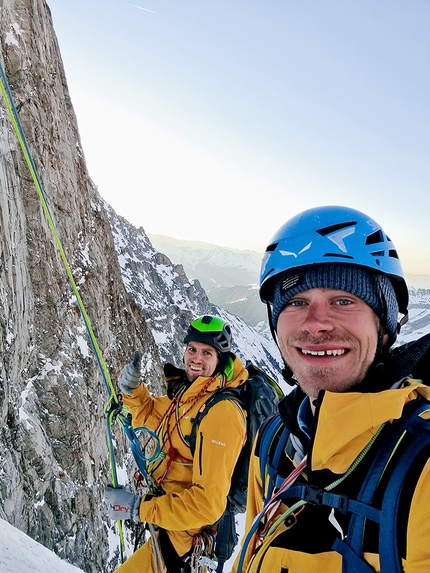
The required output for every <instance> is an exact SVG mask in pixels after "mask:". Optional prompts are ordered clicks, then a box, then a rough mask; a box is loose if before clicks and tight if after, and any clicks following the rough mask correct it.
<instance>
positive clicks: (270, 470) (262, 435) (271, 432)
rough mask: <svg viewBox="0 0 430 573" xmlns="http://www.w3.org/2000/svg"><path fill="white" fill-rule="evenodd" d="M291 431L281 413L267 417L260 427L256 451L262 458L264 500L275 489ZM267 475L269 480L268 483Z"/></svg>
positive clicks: (261, 472) (260, 458) (261, 470)
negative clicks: (285, 424)
mask: <svg viewBox="0 0 430 573" xmlns="http://www.w3.org/2000/svg"><path fill="white" fill-rule="evenodd" d="M288 436H289V431H288V430H287V428H286V427H285V426H284V423H283V422H282V418H281V416H280V415H279V414H274V415H273V416H270V417H269V418H267V419H266V420H265V421H264V422H263V424H262V425H261V427H260V431H259V434H258V438H257V444H256V449H255V453H256V455H257V456H258V457H259V460H260V475H261V480H262V492H263V502H265V501H266V500H267V499H269V498H270V497H271V495H272V493H273V491H274V490H275V487H276V485H277V482H278V478H279V473H278V470H279V463H280V461H281V458H282V455H283V453H284V449H285V445H286V443H287V440H288ZM266 476H267V478H268V482H267V483H266Z"/></svg>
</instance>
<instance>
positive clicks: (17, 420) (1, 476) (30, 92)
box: [0, 0, 161, 571]
mask: <svg viewBox="0 0 430 573" xmlns="http://www.w3.org/2000/svg"><path fill="white" fill-rule="evenodd" d="M0 41H1V57H2V65H3V67H4V69H5V70H6V74H7V77H8V80H9V83H10V86H11V90H12V93H13V97H14V100H15V105H16V107H17V109H18V111H19V116H20V118H21V121H22V124H23V128H24V132H25V134H26V137H27V140H28V143H29V147H30V149H31V153H32V155H33V159H34V162H35V164H36V167H37V170H38V174H39V177H40V180H41V182H42V185H43V188H44V190H45V193H46V196H47V200H48V203H49V208H50V211H51V213H52V216H53V219H54V221H55V224H56V228H57V232H58V235H59V237H60V240H61V243H62V245H63V248H64V252H65V254H66V257H67V259H68V261H69V264H70V267H71V269H72V271H73V274H74V277H75V281H76V283H77V284H78V285H79V290H80V294H81V297H82V300H83V301H84V304H85V307H86V310H87V313H88V315H89V317H90V320H91V324H92V325H93V328H94V332H95V335H96V337H97V341H98V344H99V346H100V348H101V350H102V353H103V356H104V359H105V361H106V364H107V367H108V369H109V371H110V372H111V375H112V377H115V376H116V373H117V372H118V369H119V368H120V365H122V363H123V362H124V356H128V355H129V354H130V353H131V351H132V349H133V348H136V347H139V348H142V349H143V350H144V351H145V352H146V353H147V354H149V355H150V356H151V357H152V360H151V363H150V364H149V365H148V366H147V368H148V369H149V374H150V375H151V379H152V380H153V384H154V387H155V390H157V389H158V390H160V383H161V378H160V359H159V355H158V350H157V347H156V345H155V342H154V339H153V337H152V335H151V333H150V331H149V330H148V328H147V325H146V322H145V319H144V317H143V316H142V313H141V312H140V310H139V308H138V307H137V306H136V305H135V304H134V302H133V301H132V300H131V298H130V296H129V294H128V293H127V291H126V289H125V288H124V284H123V282H122V278H121V270H120V267H119V264H118V258H117V255H116V252H115V248H114V243H113V237H112V234H111V232H110V225H109V222H108V220H107V217H106V213H105V210H104V208H103V204H102V202H101V199H100V197H99V195H98V193H97V191H96V189H95V187H94V184H93V183H92V181H91V180H90V178H89V176H88V173H87V169H86V165H85V159H84V154H83V152H82V149H81V144H80V140H79V134H78V131H77V125H76V118H75V115H74V112H73V108H72V105H71V102H70V98H69V95H68V91H67V85H66V80H65V75H64V71H63V67H62V62H61V57H60V53H59V50H58V45H57V41H56V38H55V35H54V32H53V29H52V22H51V17H50V12H49V9H48V6H47V5H46V3H45V2H44V1H43V0H17V1H15V0H4V1H2V2H0ZM0 114H1V115H0V296H1V306H0V360H1V371H0V375H1V378H0V432H1V433H0V517H2V518H4V519H6V520H7V521H9V522H10V523H12V524H13V525H15V526H16V527H18V528H20V529H22V530H23V531H25V532H27V533H29V534H30V535H31V536H32V537H33V538H35V539H37V540H38V541H41V542H42V543H44V544H45V545H47V546H48V547H50V548H54V549H55V551H56V552H57V553H58V554H59V555H61V556H62V557H64V558H67V559H69V560H70V561H72V562H74V563H76V564H77V565H79V566H80V567H82V568H84V569H85V570H87V571H106V570H107V569H106V560H107V557H108V556H109V547H108V542H107V528H108V526H110V524H109V523H108V520H107V519H106V509H105V507H104V504H103V503H102V494H101V492H102V486H103V485H104V482H105V481H106V479H107V476H109V468H108V464H107V462H108V452H107V447H106V438H105V424H104V414H103V405H104V402H105V400H106V398H107V394H106V391H105V387H104V385H103V382H102V378H101V376H100V374H99V371H98V367H97V363H96V361H95V360H94V357H93V354H92V351H91V349H90V346H89V341H88V337H87V336H86V332H85V328H84V323H83V321H82V318H81V315H80V311H79V308H78V306H77V304H76V299H75V297H74V296H73V294H72V290H71V288H70V284H69V282H68V277H67V274H66V272H65V269H64V266H63V263H62V260H61V258H60V256H59V252H58V248H57V246H56V244H55V242H54V240H53V236H52V232H51V230H50V228H49V226H48V223H47V220H46V217H45V214H44V212H43V210H42V207H41V202H40V200H39V198H38V195H37V193H36V190H35V187H34V185H33V182H32V180H31V178H30V175H29V170H28V167H27V165H26V164H25V162H24V160H23V155H22V153H21V150H20V148H19V146H18V143H17V138H16V136H15V134H14V132H13V129H12V127H11V123H10V121H9V119H8V116H7V114H6V111H5V105H4V102H3V100H2V101H1V102H0ZM118 440H119V450H120V452H122V451H124V445H123V441H122V440H121V437H120V438H119V439H118Z"/></svg>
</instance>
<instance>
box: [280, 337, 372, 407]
mask: <svg viewBox="0 0 430 573" xmlns="http://www.w3.org/2000/svg"><path fill="white" fill-rule="evenodd" d="M286 342H287V343H288V344H287V346H286V347H287V348H288V347H289V348H292V349H293V350H292V351H293V352H297V351H296V350H295V347H301V346H305V345H306V344H312V345H314V344H317V345H318V344H324V343H334V344H336V343H339V345H345V344H346V345H347V346H348V347H349V348H350V352H354V351H356V352H357V351H358V349H359V345H358V344H357V340H356V339H355V338H354V337H334V336H325V337H323V338H316V339H314V338H312V337H309V336H297V337H290V338H289V339H288V340H287V341H286ZM286 354H288V353H286ZM284 357H285V356H284ZM286 362H287V364H288V359H286ZM291 362H292V363H293V364H294V361H291ZM368 366H369V365H363V366H362V368H360V370H359V372H357V373H355V375H352V376H350V377H348V376H346V377H345V376H344V375H342V374H343V368H344V366H343V365H342V364H339V366H336V365H331V366H316V365H311V364H300V365H298V366H297V368H294V369H293V368H292V371H293V377H294V379H295V380H296V382H297V384H298V386H299V387H300V388H301V389H302V390H303V392H305V394H308V396H309V397H310V398H311V399H315V398H316V397H317V396H318V394H319V392H320V391H321V390H328V391H330V392H345V391H347V390H350V389H351V388H353V387H354V386H355V385H357V384H359V383H360V382H361V380H362V379H363V378H364V376H365V374H366V372H367V369H368Z"/></svg>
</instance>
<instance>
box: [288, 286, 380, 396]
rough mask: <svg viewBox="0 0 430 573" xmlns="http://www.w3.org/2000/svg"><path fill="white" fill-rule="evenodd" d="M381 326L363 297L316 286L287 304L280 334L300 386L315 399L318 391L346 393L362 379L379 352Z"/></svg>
mask: <svg viewBox="0 0 430 573" xmlns="http://www.w3.org/2000/svg"><path fill="white" fill-rule="evenodd" d="M378 328H379V319H378V317H377V315H376V314H375V313H374V311H373V310H372V309H371V308H370V306H368V305H367V304H366V303H365V302H363V301H362V300H361V299H360V298H358V297H356V296H354V295H352V294H350V293H348V292H345V291H342V290H334V289H326V288H315V289H310V290H307V291H304V292H302V293H299V294H297V295H296V296H294V297H293V298H292V299H291V300H290V301H289V302H288V303H287V306H286V307H285V308H284V309H283V311H282V312H281V314H280V315H279V319H278V324H277V334H278V339H279V346H280V349H281V352H282V355H283V357H284V359H285V361H286V363H287V364H288V366H289V367H290V368H291V370H292V371H293V374H294V375H295V377H296V379H297V382H298V384H299V386H300V387H301V388H302V390H303V391H304V392H305V393H306V394H308V395H309V396H310V398H311V399H314V398H316V397H317V396H318V392H319V391H320V390H329V391H331V392H344V391H346V390H349V389H350V388H352V387H353V386H355V385H356V384H358V383H359V382H361V381H362V380H363V378H364V377H365V375H366V373H367V370H368V369H369V366H370V365H371V364H372V362H373V360H374V357H375V354H376V347H377V342H378ZM387 338H388V337H387V335H385V340H384V342H386V339H387Z"/></svg>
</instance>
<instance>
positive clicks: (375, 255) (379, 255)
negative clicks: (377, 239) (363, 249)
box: [370, 251, 385, 257]
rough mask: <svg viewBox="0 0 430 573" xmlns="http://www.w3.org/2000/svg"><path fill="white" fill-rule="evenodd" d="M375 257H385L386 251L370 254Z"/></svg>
mask: <svg viewBox="0 0 430 573" xmlns="http://www.w3.org/2000/svg"><path fill="white" fill-rule="evenodd" d="M370 254H371V255H372V256H373V257H383V256H384V255H385V252H384V251H374V252H373V253H370Z"/></svg>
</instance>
